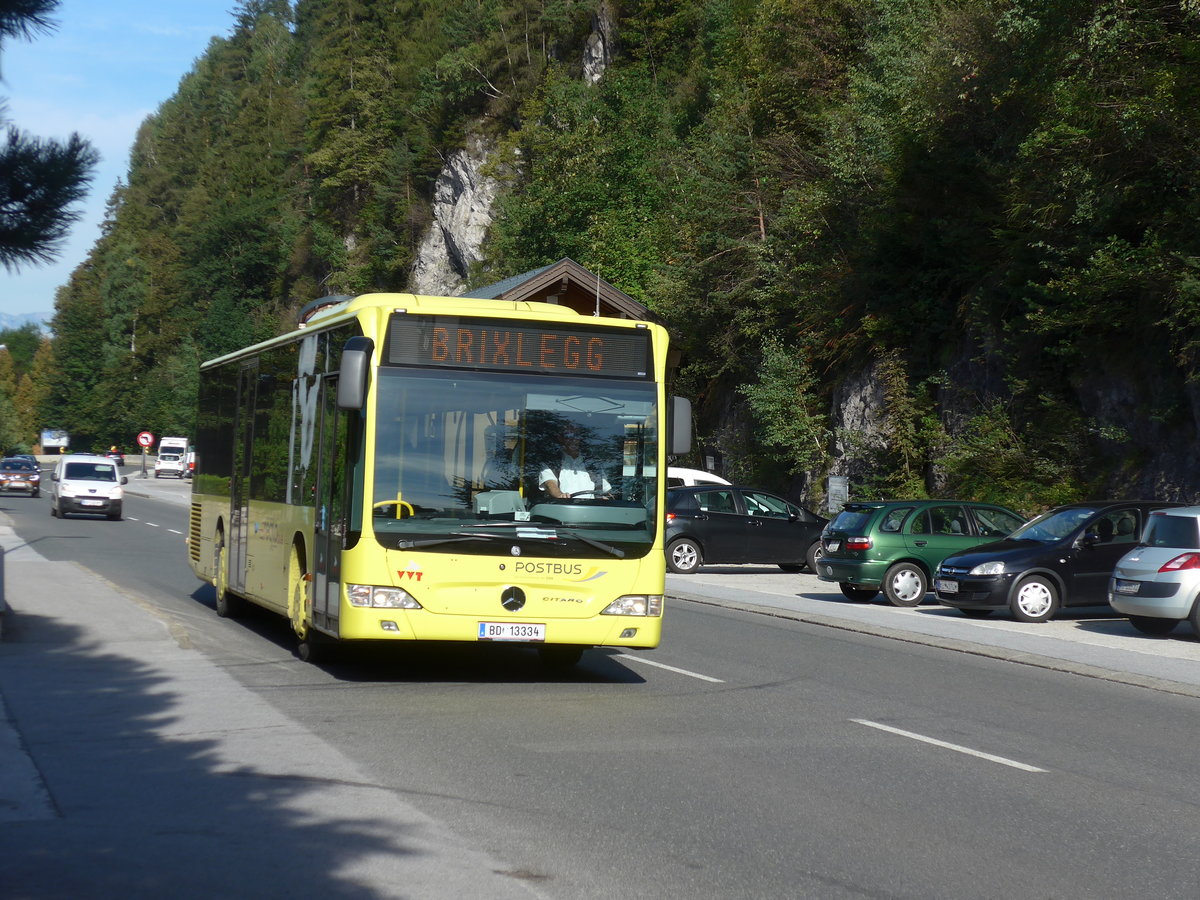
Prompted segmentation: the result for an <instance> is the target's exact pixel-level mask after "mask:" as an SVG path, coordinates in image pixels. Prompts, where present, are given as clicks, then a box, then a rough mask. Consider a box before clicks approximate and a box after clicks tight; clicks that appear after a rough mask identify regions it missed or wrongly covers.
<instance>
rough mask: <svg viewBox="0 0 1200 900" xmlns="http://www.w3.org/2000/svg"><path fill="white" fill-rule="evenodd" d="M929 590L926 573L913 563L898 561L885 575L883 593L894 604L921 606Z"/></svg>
mask: <svg viewBox="0 0 1200 900" xmlns="http://www.w3.org/2000/svg"><path fill="white" fill-rule="evenodd" d="M928 590H929V581H928V579H926V578H925V573H924V572H923V571H922V570H921V567H920V566H917V565H914V564H913V563H907V562H902V563H896V564H895V565H894V566H892V567H891V568H890V569H888V570H887V574H886V575H884V576H883V593H884V595H885V596H886V597H887V598H888V602H889V603H891V604H892V606H920V605H921V601H922V600H924V599H925V594H926V592H927V591H928Z"/></svg>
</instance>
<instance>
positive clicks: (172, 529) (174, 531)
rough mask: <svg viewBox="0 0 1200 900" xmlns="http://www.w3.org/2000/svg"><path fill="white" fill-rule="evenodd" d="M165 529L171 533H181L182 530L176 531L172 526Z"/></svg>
mask: <svg viewBox="0 0 1200 900" xmlns="http://www.w3.org/2000/svg"><path fill="white" fill-rule="evenodd" d="M167 531H169V532H170V533H171V534H183V532H182V531H178V530H176V529H174V528H168V529H167Z"/></svg>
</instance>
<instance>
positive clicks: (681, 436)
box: [667, 397, 692, 456]
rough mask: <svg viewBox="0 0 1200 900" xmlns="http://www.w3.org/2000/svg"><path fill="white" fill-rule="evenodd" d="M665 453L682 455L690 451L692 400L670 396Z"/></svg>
mask: <svg viewBox="0 0 1200 900" xmlns="http://www.w3.org/2000/svg"><path fill="white" fill-rule="evenodd" d="M667 428H668V432H667V453H668V454H670V455H671V456H683V455H684V454H685V453H691V452H692V401H691V400H687V399H685V398H684V397H672V398H671V416H670V419H669V420H668V421H667Z"/></svg>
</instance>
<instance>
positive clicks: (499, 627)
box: [479, 622, 546, 641]
mask: <svg viewBox="0 0 1200 900" xmlns="http://www.w3.org/2000/svg"><path fill="white" fill-rule="evenodd" d="M479 640H481V641H544V640H546V626H545V625H542V624H537V625H534V624H532V623H530V622H480V623H479Z"/></svg>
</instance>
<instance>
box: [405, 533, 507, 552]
mask: <svg viewBox="0 0 1200 900" xmlns="http://www.w3.org/2000/svg"><path fill="white" fill-rule="evenodd" d="M497 540H499V538H498V537H497V536H496V535H494V534H459V535H455V536H453V537H439V538H425V539H423V540H417V541H397V542H396V547H397V549H400V550H420V549H422V548H424V547H436V546H438V545H439V544H459V543H462V542H463V541H497Z"/></svg>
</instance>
